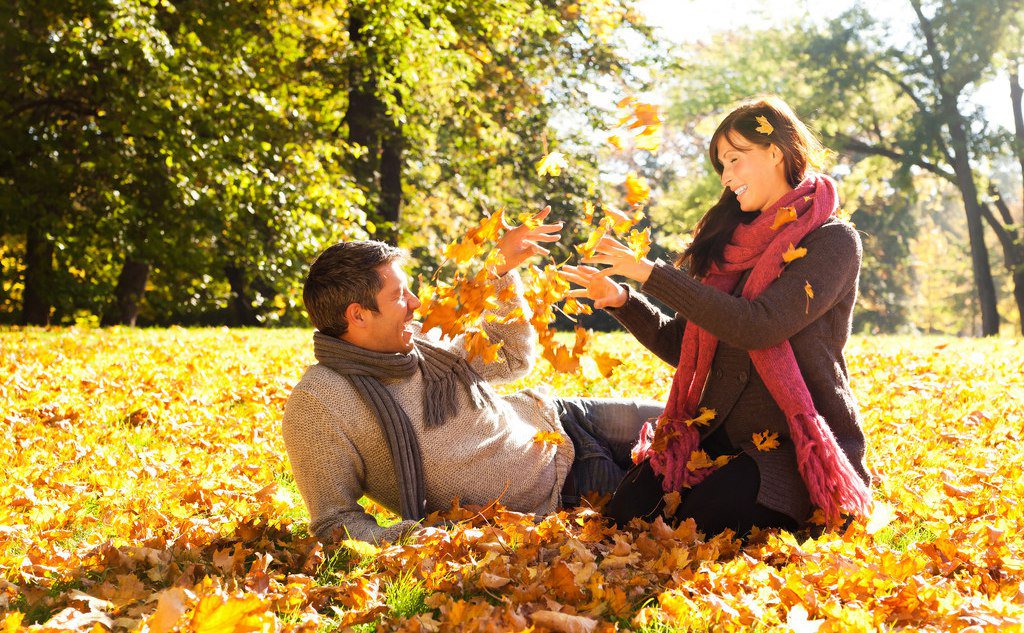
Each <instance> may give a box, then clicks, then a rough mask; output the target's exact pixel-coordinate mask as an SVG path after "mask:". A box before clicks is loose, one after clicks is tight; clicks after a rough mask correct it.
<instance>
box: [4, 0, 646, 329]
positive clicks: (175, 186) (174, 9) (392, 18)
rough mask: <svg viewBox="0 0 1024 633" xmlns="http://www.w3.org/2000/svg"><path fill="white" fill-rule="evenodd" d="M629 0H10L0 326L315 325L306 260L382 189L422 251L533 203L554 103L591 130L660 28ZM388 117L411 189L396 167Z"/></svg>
mask: <svg viewBox="0 0 1024 633" xmlns="http://www.w3.org/2000/svg"><path fill="white" fill-rule="evenodd" d="M628 9H629V4H628V0H614V1H612V2H605V3H595V4H592V5H580V4H577V3H574V2H568V1H560V2H555V3H547V4H538V3H534V2H530V1H528V0H488V1H485V2H483V3H480V2H466V1H460V2H454V3H453V2H439V1H434V0H431V1H429V2H407V1H402V2H392V1H389V2H380V1H379V0H364V1H362V2H355V3H342V2H335V1H333V0H319V1H317V2H312V3H301V4H293V3H288V2H280V1H278V0H247V1H246V2H243V3H227V4H217V3H214V4H211V3H205V2H198V1H196V0H185V1H182V2H170V1H169V0H155V1H154V0H127V1H124V2H121V1H118V2H115V1H114V0H74V1H72V2H63V1H62V2H56V1H54V0H44V1H43V2H28V1H27V0H15V1H13V2H9V3H5V4H4V5H3V6H2V7H0V53H2V59H0V226H2V227H3V228H2V229H0V259H2V260H3V264H4V265H3V273H2V276H0V284H2V285H0V290H2V292H0V321H5V322H13V321H17V320H19V319H22V318H24V319H26V320H29V321H32V322H37V323H43V322H47V321H56V322H71V321H73V320H75V319H76V318H89V315H93V318H95V319H98V318H99V315H101V314H103V313H105V312H106V311H107V310H108V307H109V306H111V305H112V301H114V300H115V299H116V300H118V301H120V300H128V301H129V303H133V304H134V305H135V306H136V308H137V310H138V311H139V320H140V323H158V324H167V323H231V324H249V325H255V324H259V323H295V324H301V323H304V316H303V313H302V310H301V307H300V290H301V281H302V277H303V274H304V269H305V267H306V266H307V265H308V263H309V262H310V261H311V259H312V258H313V256H315V254H316V253H317V252H319V251H320V250H322V248H324V247H325V246H326V245H328V244H330V243H333V242H336V241H338V240H341V239H353V238H366V237H369V236H378V237H379V236H382V235H388V234H389V233H388V232H387V231H385V230H384V229H389V226H388V225H387V223H386V222H383V220H385V219H387V218H385V217H384V216H382V215H381V214H382V213H383V211H384V208H383V203H384V200H385V198H387V197H388V196H389V195H390V196H392V197H394V196H398V198H399V200H398V203H402V202H404V206H405V209H404V210H403V212H402V216H401V221H400V223H399V225H398V227H397V229H398V231H397V232H398V234H399V235H401V237H402V240H403V242H408V243H409V245H410V246H412V247H413V248H414V249H417V250H419V249H422V252H423V256H424V258H425V257H426V255H427V254H428V253H429V254H430V255H431V256H436V254H437V251H438V250H439V249H438V246H439V244H438V243H439V242H440V241H447V240H448V239H449V238H450V232H451V230H452V228H453V227H457V226H458V224H459V221H460V219H462V218H468V219H470V220H474V219H476V218H477V217H479V214H480V213H481V212H482V211H484V210H493V209H494V208H496V207H497V206H509V207H516V208H519V207H527V206H529V207H533V206H537V204H538V203H539V202H541V200H540V197H541V192H542V191H544V190H547V188H548V186H549V185H550V184H551V183H546V182H544V183H542V182H540V181H539V180H538V177H537V176H536V174H535V173H533V170H532V164H533V162H534V161H535V160H536V159H537V157H538V156H539V154H540V153H541V152H542V151H543V149H544V148H543V147H542V146H543V145H544V144H545V142H546V141H543V140H542V139H546V138H551V139H552V141H554V139H555V138H556V137H557V135H556V134H555V133H554V132H552V131H551V127H550V120H551V117H552V115H553V113H554V112H556V111H557V110H558V109H565V108H573V109H575V110H576V111H578V112H579V113H581V114H582V115H583V117H584V118H585V119H586V120H587V121H589V122H590V123H591V124H593V123H596V121H597V120H598V118H599V116H598V111H597V109H596V108H595V107H594V106H592V105H591V104H590V103H589V99H588V97H587V96H586V94H587V91H586V90H585V89H584V88H585V87H586V86H588V85H592V84H594V83H596V82H597V81H601V80H603V79H607V78H612V79H613V80H615V81H620V82H621V81H629V80H630V79H631V77H632V76H631V71H629V70H628V69H627V66H628V64H627V63H626V62H625V60H624V59H623V57H622V55H623V53H622V52H621V51H622V50H623V48H624V47H623V39H622V38H623V37H624V36H625V35H624V34H626V33H627V32H640V33H641V34H643V33H644V32H645V29H644V27H643V26H642V25H641V24H639V22H638V17H637V13H636V12H635V11H630V10H628ZM366 104H369V106H367V105H366ZM367 107H369V109H370V110H371V111H370V112H367V111H366V109H367ZM363 123H366V124H367V125H368V126H369V127H368V128H366V129H363V127H362V126H363ZM549 132H550V134H549ZM388 134H390V135H391V137H393V138H391V137H388V138H391V140H392V141H394V142H393V146H394V147H397V148H399V149H398V161H397V169H398V170H399V172H400V173H399V174H398V181H397V182H398V190H397V191H396V190H395V184H394V182H392V183H390V184H389V185H388V183H385V182H384V176H383V175H382V174H381V173H380V172H381V171H383V169H384V167H385V166H386V165H385V164H384V162H383V159H382V156H381V145H380V142H381V139H382V138H383V136H386V135H388ZM382 135H383V136H382ZM559 140H561V139H559ZM584 154H585V152H581V154H580V155H581V156H582V155H584ZM367 170H369V172H370V173H369V175H367ZM592 174H593V171H585V172H581V174H580V175H579V176H578V178H579V180H580V181H581V182H582V181H584V180H586V179H588V178H589V177H590V176H591V175H592ZM509 183H522V184H515V185H510V184H509ZM385 185H388V186H389V187H390V189H387V188H386V187H385ZM542 185H543V187H542ZM567 195H571V194H567ZM575 202H577V201H576V200H574V201H573V202H572V203H568V204H567V205H566V206H567V208H568V209H576V208H577V207H578V205H576V204H575ZM439 209H440V210H441V211H442V212H441V213H438V210H439ZM576 212H577V213H578V210H577V211H576ZM448 220H453V221H454V222H448ZM132 263H138V264H142V266H143V268H142V270H143V272H142V273H141V275H142V276H141V280H140V279H136V289H135V290H134V291H131V290H129V289H126V288H122V287H121V285H120V284H121V281H124V280H125V279H126V275H127V274H128V271H129V270H130V264H132ZM115 285H117V288H115ZM133 293H134V294H133ZM112 294H113V295H114V296H112ZM22 310H24V314H22V315H19V312H21V311H22ZM33 310H34V311H33ZM118 318H119V319H122V318H125V317H118Z"/></svg>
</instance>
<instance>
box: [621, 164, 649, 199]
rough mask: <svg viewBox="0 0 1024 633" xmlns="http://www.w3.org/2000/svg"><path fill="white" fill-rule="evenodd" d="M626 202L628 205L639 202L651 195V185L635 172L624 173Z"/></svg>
mask: <svg viewBox="0 0 1024 633" xmlns="http://www.w3.org/2000/svg"><path fill="white" fill-rule="evenodd" d="M625 187H626V202H628V203H629V204H630V205H634V204H641V203H643V202H646V201H647V199H648V198H650V197H651V187H650V185H648V184H647V179H646V178H644V177H643V176H639V175H637V174H636V172H632V171H631V172H629V173H628V174H626V182H625Z"/></svg>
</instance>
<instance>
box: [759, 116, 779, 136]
mask: <svg viewBox="0 0 1024 633" xmlns="http://www.w3.org/2000/svg"><path fill="white" fill-rule="evenodd" d="M754 119H755V120H756V121H757V122H758V123H759V124H760V125H758V126H757V127H756V128H754V130H755V131H757V132H760V133H761V134H771V133H772V132H774V131H775V128H774V127H772V124H771V123H769V122H768V117H766V116H756V117H754Z"/></svg>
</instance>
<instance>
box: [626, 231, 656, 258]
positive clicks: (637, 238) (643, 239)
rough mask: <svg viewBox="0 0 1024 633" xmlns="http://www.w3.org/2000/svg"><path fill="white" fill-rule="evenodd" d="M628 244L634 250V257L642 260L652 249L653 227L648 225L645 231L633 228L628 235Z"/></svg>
mask: <svg viewBox="0 0 1024 633" xmlns="http://www.w3.org/2000/svg"><path fill="white" fill-rule="evenodd" d="M626 246H628V247H629V250H630V251H632V252H633V258H634V259H635V260H636V261H638V262H639V261H640V260H642V259H643V258H644V257H647V253H649V252H650V251H651V227H647V228H646V229H644V230H643V232H640V231H637V230H636V229H633V232H631V233H630V234H629V235H628V236H627V237H626Z"/></svg>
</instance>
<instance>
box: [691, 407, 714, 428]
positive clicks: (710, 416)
mask: <svg viewBox="0 0 1024 633" xmlns="http://www.w3.org/2000/svg"><path fill="white" fill-rule="evenodd" d="M716 415H718V410H717V409H709V408H707V407H701V408H700V412H699V415H698V416H697V417H695V418H693V419H692V420H687V421H686V425H687V426H694V425H697V426H707V425H709V424H711V421H712V420H714V419H715V416H716Z"/></svg>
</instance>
